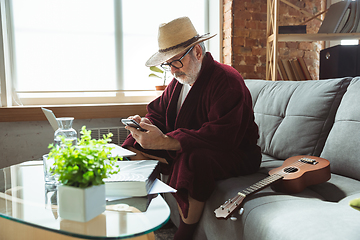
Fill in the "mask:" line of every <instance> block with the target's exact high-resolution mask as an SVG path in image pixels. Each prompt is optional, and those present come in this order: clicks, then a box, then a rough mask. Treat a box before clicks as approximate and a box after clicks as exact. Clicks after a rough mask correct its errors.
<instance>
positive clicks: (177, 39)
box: [145, 17, 216, 67]
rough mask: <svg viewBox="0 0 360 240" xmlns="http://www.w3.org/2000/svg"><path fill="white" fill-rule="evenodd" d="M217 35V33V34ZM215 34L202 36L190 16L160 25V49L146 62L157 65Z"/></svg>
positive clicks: (149, 65) (149, 64)
mask: <svg viewBox="0 0 360 240" xmlns="http://www.w3.org/2000/svg"><path fill="white" fill-rule="evenodd" d="M215 35H216V34H215ZM215 35H212V36H209V34H205V35H202V36H200V35H199V34H198V33H197V31H196V29H195V28H194V26H193V24H192V23H191V21H190V19H189V18H188V17H181V18H177V19H175V20H172V21H171V22H169V23H163V24H161V25H160V26H159V34H158V45H159V50H158V52H157V53H155V54H154V55H152V56H151V57H150V58H149V60H147V62H146V63H145V65H146V66H147V67H152V66H157V65H160V64H161V63H163V62H165V61H166V60H169V59H170V58H172V57H174V56H176V55H177V54H179V53H181V52H183V51H185V50H186V49H188V48H190V47H192V46H194V45H196V44H198V43H200V42H203V41H205V40H208V39H210V38H212V37H214V36H215Z"/></svg>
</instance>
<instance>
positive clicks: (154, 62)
mask: <svg viewBox="0 0 360 240" xmlns="http://www.w3.org/2000/svg"><path fill="white" fill-rule="evenodd" d="M215 36H216V34H214V35H212V36H210V37H209V36H206V37H200V38H199V39H197V40H196V41H195V42H193V43H191V44H190V45H187V46H181V47H178V48H175V49H172V50H169V51H166V52H157V53H155V54H154V55H152V56H151V57H150V58H149V59H148V60H147V61H146V63H145V66H147V67H153V66H158V65H160V64H161V63H163V62H165V61H167V60H169V59H170V58H172V57H174V56H176V55H178V54H179V53H181V52H183V51H185V50H186V49H189V48H190V47H192V46H195V45H196V44H198V43H201V42H203V41H206V40H208V39H210V38H213V37H215Z"/></svg>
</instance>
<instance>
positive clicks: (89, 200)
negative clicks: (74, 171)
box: [58, 184, 106, 222]
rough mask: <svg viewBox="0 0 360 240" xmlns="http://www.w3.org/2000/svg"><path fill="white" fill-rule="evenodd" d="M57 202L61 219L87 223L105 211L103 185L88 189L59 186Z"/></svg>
mask: <svg viewBox="0 0 360 240" xmlns="http://www.w3.org/2000/svg"><path fill="white" fill-rule="evenodd" d="M58 200H59V201H58V204H59V215H60V217H61V218H63V219H67V220H72V221H78V222H87V221H89V220H91V219H93V218H94V217H96V216H98V215H99V214H101V213H103V212H104V211H105V207H106V201H105V184H101V185H97V186H91V187H88V188H76V187H69V186H65V185H60V186H58Z"/></svg>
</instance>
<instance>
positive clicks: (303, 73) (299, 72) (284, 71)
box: [277, 58, 312, 81]
mask: <svg viewBox="0 0 360 240" xmlns="http://www.w3.org/2000/svg"><path fill="white" fill-rule="evenodd" d="M277 67H278V74H279V80H285V81H303V80H312V79H311V75H310V73H309V70H308V68H307V67H306V64H305V61H304V59H303V58H297V59H290V60H285V59H279V62H278V65H277Z"/></svg>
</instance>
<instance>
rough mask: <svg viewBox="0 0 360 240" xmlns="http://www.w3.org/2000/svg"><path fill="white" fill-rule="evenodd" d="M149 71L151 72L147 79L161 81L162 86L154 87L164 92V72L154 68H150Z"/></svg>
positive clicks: (165, 76)
mask: <svg viewBox="0 0 360 240" xmlns="http://www.w3.org/2000/svg"><path fill="white" fill-rule="evenodd" d="M150 70H151V71H152V73H150V74H149V77H155V78H160V79H162V80H163V84H162V85H159V86H155V89H156V90H165V88H166V84H165V83H166V79H167V75H166V71H165V70H163V69H160V68H158V67H156V66H153V67H150Z"/></svg>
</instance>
